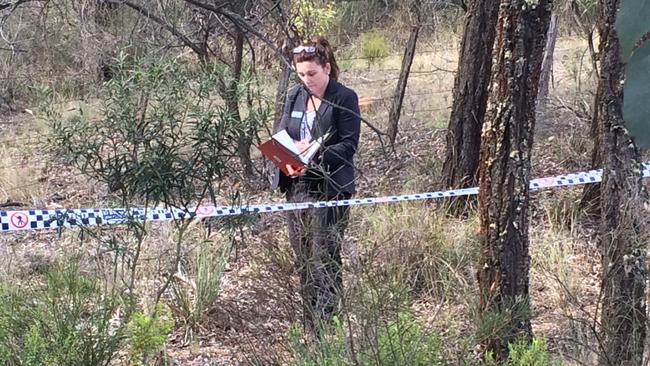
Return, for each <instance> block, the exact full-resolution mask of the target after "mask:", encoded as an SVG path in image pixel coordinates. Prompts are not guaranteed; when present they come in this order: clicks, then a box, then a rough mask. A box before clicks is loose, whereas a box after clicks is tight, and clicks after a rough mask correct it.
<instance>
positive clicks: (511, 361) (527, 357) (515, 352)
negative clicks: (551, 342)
mask: <svg viewBox="0 0 650 366" xmlns="http://www.w3.org/2000/svg"><path fill="white" fill-rule="evenodd" d="M484 364H485V365H488V366H491V365H497V364H498V363H497V362H496V361H495V359H494V356H493V355H492V354H491V353H488V354H487V355H486V357H485V363H484ZM502 364H503V365H505V366H549V365H559V364H558V363H554V362H552V361H551V357H550V356H549V354H548V348H547V346H546V342H545V341H544V340H543V339H539V338H533V340H532V341H531V342H528V341H527V340H525V339H519V340H517V341H516V342H514V343H510V344H508V359H507V360H506V361H505V362H503V363H502Z"/></svg>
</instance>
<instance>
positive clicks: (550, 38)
mask: <svg viewBox="0 0 650 366" xmlns="http://www.w3.org/2000/svg"><path fill="white" fill-rule="evenodd" d="M559 18H560V17H559V15H557V13H553V14H551V22H550V23H549V26H548V34H547V35H546V46H545V47H544V58H543V59H542V72H541V76H540V77H539V92H538V93H537V108H541V107H543V106H544V104H546V99H547V98H548V89H549V84H550V81H551V75H552V74H553V54H554V53H555V41H556V40H557V22H558V19H559Z"/></svg>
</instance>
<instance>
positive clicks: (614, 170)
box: [596, 0, 648, 365]
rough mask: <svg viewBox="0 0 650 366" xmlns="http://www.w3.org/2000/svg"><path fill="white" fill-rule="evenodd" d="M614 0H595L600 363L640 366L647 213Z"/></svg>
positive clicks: (643, 321) (644, 327)
mask: <svg viewBox="0 0 650 366" xmlns="http://www.w3.org/2000/svg"><path fill="white" fill-rule="evenodd" d="M618 4H619V0H601V16H602V17H603V18H602V19H603V25H604V27H603V29H604V33H602V35H603V36H604V38H602V42H603V43H604V45H602V46H601V49H602V50H603V52H602V53H601V60H600V65H601V71H600V79H599V83H598V93H597V95H598V101H597V104H596V107H597V116H598V125H599V132H600V155H601V157H602V160H603V181H602V184H601V191H602V196H601V200H600V210H601V224H600V232H599V236H598V245H599V249H600V251H601V254H602V282H601V291H602V299H603V308H602V313H601V327H602V329H601V333H602V334H601V337H600V339H601V340H602V343H601V347H602V349H601V351H602V352H601V354H600V360H599V364H600V365H642V364H643V350H644V343H645V338H646V307H645V291H646V279H647V266H646V242H647V239H648V237H647V232H646V227H647V223H648V222H647V215H646V214H645V208H644V207H643V202H644V198H645V197H644V194H643V190H642V182H641V174H640V173H641V165H640V163H639V151H638V149H637V148H636V146H635V145H634V143H633V141H632V139H631V138H630V136H629V135H628V133H627V131H626V129H625V127H624V124H623V84H622V82H621V81H622V80H623V78H624V74H623V72H624V65H623V63H622V60H621V57H620V52H621V51H620V45H619V41H618V36H617V35H616V31H615V30H614V24H615V21H616V11H617V8H618Z"/></svg>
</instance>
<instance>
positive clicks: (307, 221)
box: [274, 37, 361, 328]
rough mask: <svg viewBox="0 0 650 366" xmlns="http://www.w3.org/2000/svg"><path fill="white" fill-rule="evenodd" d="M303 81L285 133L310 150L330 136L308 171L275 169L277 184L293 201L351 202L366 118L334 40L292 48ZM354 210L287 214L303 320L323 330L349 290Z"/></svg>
mask: <svg viewBox="0 0 650 366" xmlns="http://www.w3.org/2000/svg"><path fill="white" fill-rule="evenodd" d="M293 65H294V67H295V71H296V73H297V74H298V78H299V79H300V82H301V84H300V85H298V86H296V87H294V88H292V89H291V90H289V93H288V95H287V99H286V102H285V107H284V113H283V116H282V120H281V122H280V125H279V129H280V130H281V129H286V131H287V133H288V134H289V136H291V138H293V139H294V141H295V144H296V146H297V147H298V149H300V150H304V148H306V146H307V145H308V144H309V141H311V140H312V139H314V138H319V137H320V136H323V135H324V134H325V133H329V135H328V138H327V140H326V141H325V143H324V145H323V147H322V148H321V151H320V152H319V153H318V155H317V156H316V157H315V159H314V161H313V164H312V165H311V166H310V167H309V168H307V169H293V167H290V166H288V167H287V169H288V171H289V173H290V174H289V175H285V174H284V173H282V172H281V171H280V170H278V171H277V172H276V178H277V179H275V184H274V186H276V187H279V188H280V190H281V191H282V192H286V195H287V201H289V202H306V201H319V200H340V199H348V198H350V196H352V194H354V193H355V186H354V164H353V157H354V154H355V152H356V150H357V145H358V143H359V131H360V124H361V119H360V115H359V106H358V98H357V95H356V93H355V92H354V91H352V90H351V89H348V88H346V87H345V86H343V85H341V84H340V83H338V82H337V78H338V74H339V69H338V66H337V64H336V60H335V59H334V52H333V50H332V47H331V46H330V44H329V42H328V41H327V40H326V39H325V38H322V37H316V38H313V39H312V40H311V41H310V42H306V43H305V44H303V45H302V46H300V47H296V48H295V49H294V50H293ZM347 217H348V207H328V208H317V209H310V210H302V211H290V212H289V214H288V226H289V241H290V243H291V246H292V247H293V250H294V253H295V255H296V264H297V267H298V270H299V272H300V285H301V295H302V300H303V309H304V318H303V323H304V324H305V325H306V326H308V327H311V328H313V327H315V326H320V325H321V324H320V323H326V322H327V321H328V320H330V319H331V317H332V315H334V314H335V313H336V312H337V310H338V308H339V299H340V296H341V292H342V290H343V279H342V274H341V267H342V265H341V264H342V263H341V241H342V238H343V232H344V230H345V226H346V223H347Z"/></svg>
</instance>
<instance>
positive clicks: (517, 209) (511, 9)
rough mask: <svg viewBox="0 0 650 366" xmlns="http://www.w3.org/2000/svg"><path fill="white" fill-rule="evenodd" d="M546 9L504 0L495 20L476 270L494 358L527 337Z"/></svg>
mask: <svg viewBox="0 0 650 366" xmlns="http://www.w3.org/2000/svg"><path fill="white" fill-rule="evenodd" d="M550 9H551V1H550V0H540V1H539V2H538V3H531V2H529V1H526V0H502V2H501V6H500V12H499V20H498V24H497V29H498V32H497V39H496V43H495V49H494V60H495V61H496V64H495V65H493V71H492V76H491V79H490V85H491V90H490V101H489V104H488V105H489V109H488V111H487V112H486V117H485V124H484V127H483V135H482V143H481V156H480V168H479V187H480V188H479V209H480V226H481V227H480V243H481V250H482V258H481V263H480V267H479V268H480V270H479V272H478V274H477V276H478V284H479V290H480V305H481V312H482V314H483V319H484V320H487V319H490V318H491V319H495V318H493V317H494V316H496V317H497V318H496V319H497V321H496V322H495V323H491V324H492V326H494V327H495V328H494V329H492V330H491V331H488V333H487V336H485V338H484V339H482V342H483V343H484V345H485V346H486V350H487V351H492V352H494V354H495V355H496V356H497V357H500V358H503V357H505V356H506V354H507V344H508V343H509V342H511V341H513V340H514V339H515V338H517V337H525V338H528V339H530V338H531V337H532V329H531V325H530V313H529V307H530V301H529V293H528V288H529V270H530V254H529V252H528V198H529V192H528V184H529V180H530V153H531V148H532V142H533V131H534V127H535V103H536V97H537V90H538V86H539V76H540V70H541V64H542V56H543V52H544V45H545V40H546V33H547V30H548V25H549V19H550Z"/></svg>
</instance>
